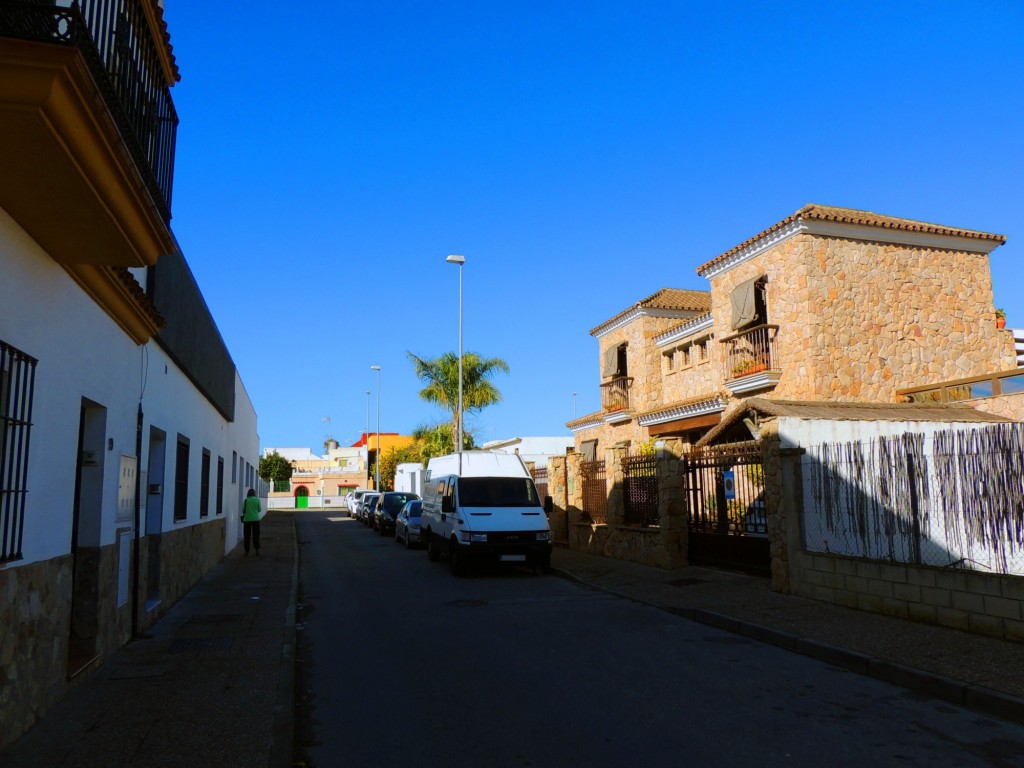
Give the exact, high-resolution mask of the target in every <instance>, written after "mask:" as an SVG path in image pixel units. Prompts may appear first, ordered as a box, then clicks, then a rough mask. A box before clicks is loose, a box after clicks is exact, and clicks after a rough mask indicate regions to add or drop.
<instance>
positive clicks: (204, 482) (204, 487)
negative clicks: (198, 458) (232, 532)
mask: <svg viewBox="0 0 1024 768" xmlns="http://www.w3.org/2000/svg"><path fill="white" fill-rule="evenodd" d="M199 516H200V517H209V516H210V452H209V451H208V450H207V449H206V448H203V457H202V463H201V464H200V471H199Z"/></svg>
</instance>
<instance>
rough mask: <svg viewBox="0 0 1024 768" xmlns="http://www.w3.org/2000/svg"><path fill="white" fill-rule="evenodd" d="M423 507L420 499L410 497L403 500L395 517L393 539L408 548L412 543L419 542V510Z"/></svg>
mask: <svg viewBox="0 0 1024 768" xmlns="http://www.w3.org/2000/svg"><path fill="white" fill-rule="evenodd" d="M422 509H423V502H422V501H421V500H420V499H412V500H411V501H407V502H405V506H403V507H402V509H401V511H400V512H399V513H398V517H396V518H395V541H396V542H397V541H400V542H402V543H404V544H405V548H406V549H409V547H411V546H412V545H413V544H419V543H420V511H421V510H422Z"/></svg>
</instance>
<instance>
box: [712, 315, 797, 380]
mask: <svg viewBox="0 0 1024 768" xmlns="http://www.w3.org/2000/svg"><path fill="white" fill-rule="evenodd" d="M778 332H779V326H777V325H768V324H765V325H757V326H754V327H753V328H748V329H747V330H745V331H740V332H739V333H734V334H733V335H732V336H726V337H725V338H724V339H722V340H721V342H722V344H723V345H724V347H723V349H724V350H725V353H724V355H723V362H724V366H725V367H724V371H723V377H722V378H723V379H724V381H725V382H726V386H727V387H728V388H729V389H730V391H732V392H733V393H734V394H740V393H743V392H752V391H754V390H758V389H766V388H768V387H774V386H775V385H776V384H778V382H779V379H780V378H781V377H782V372H781V371H780V370H779V369H778V365H777V362H776V353H775V337H776V335H777V334H778Z"/></svg>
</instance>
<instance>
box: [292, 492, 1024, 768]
mask: <svg viewBox="0 0 1024 768" xmlns="http://www.w3.org/2000/svg"><path fill="white" fill-rule="evenodd" d="M336 514H337V513H330V512H327V513H325V512H320V511H313V510H310V511H308V512H303V513H299V514H297V515H296V523H297V526H298V535H299V541H300V610H299V621H300V624H299V630H300V631H299V654H298V665H299V677H298V682H297V686H298V691H299V699H300V702H299V707H298V713H297V722H298V726H297V739H296V741H297V749H298V754H297V755H296V762H297V764H301V763H305V765H307V766H310V767H311V768H333V766H346V767H348V768H359V767H360V766H375V767H383V766H427V767H429V766H488V767H490V766H494V767H503V766H509V767H510V768H511V767H516V768H519V767H524V766H530V767H531V768H537V767H539V766H552V767H555V766H557V767H562V766H587V768H592V767H596V766H635V765H658V766H677V765H687V766H741V765H742V766H758V767H761V766H850V765H856V766H893V765H899V766H1019V767H1022V768H1024V727H1021V726H1016V725H1012V724H1008V723H1004V722H1001V721H998V720H994V719H990V718H986V717H983V716H979V715H978V714H976V713H971V712H969V711H967V710H963V709H959V708H957V707H954V706H952V705H949V704H946V703H944V702H940V701H935V700H931V699H927V698H924V697H921V696H918V695H916V694H913V693H909V692H907V691H905V690H904V689H901V688H897V687H892V686H889V685H887V684H885V683H882V682H879V681H876V680H872V679H869V678H864V677H861V676H858V675H855V674H853V673H850V672H846V671H844V670H840V669H837V668H834V667H831V666H829V665H827V664H823V663H821V662H817V661H814V660H812V659H809V658H806V657H804V656H798V655H794V654H790V653H787V652H786V651H783V650H781V649H778V648H775V647H772V646H767V645H762V644H760V643H757V642H755V641H752V640H749V639H746V638H741V637H737V636H734V635H731V634H728V633H725V632H719V631H717V630H714V629H712V628H709V627H706V626H703V625H698V624H694V623H691V622H688V621H686V620H685V619H681V618H679V617H676V616H673V615H671V614H668V613H664V612H662V611H659V610H657V609H654V608H650V607H647V606H643V605H640V604H637V603H633V602H630V601H628V600H624V599H621V598H618V597H612V596H609V595H606V594H604V593H600V592H594V591H590V590H587V589H583V588H581V587H579V586H577V585H574V584H572V583H570V582H568V581H566V580H563V579H560V578H558V577H556V576H551V575H547V576H535V575H533V574H532V573H531V572H530V571H528V570H526V569H525V568H524V569H515V568H509V569H504V570H497V571H484V572H477V573H476V574H474V575H473V576H471V577H468V578H456V577H454V576H452V575H451V573H450V571H449V569H448V565H447V562H446V561H444V560H442V561H441V562H440V563H431V562H429V561H428V560H427V557H426V554H425V552H424V551H423V550H414V551H406V550H404V549H403V548H401V547H400V546H398V545H396V544H395V543H394V541H393V539H391V538H390V537H388V538H382V537H380V536H378V535H377V533H376V532H374V531H372V530H370V529H368V528H364V527H363V526H362V525H361V524H360V523H357V522H356V521H353V520H350V519H348V518H338V517H336V516H332V515H336ZM555 562H556V564H557V552H556V556H555Z"/></svg>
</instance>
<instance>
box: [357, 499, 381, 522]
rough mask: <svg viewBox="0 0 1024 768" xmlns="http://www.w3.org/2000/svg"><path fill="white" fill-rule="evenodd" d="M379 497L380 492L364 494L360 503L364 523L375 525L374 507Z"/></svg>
mask: <svg viewBox="0 0 1024 768" xmlns="http://www.w3.org/2000/svg"><path fill="white" fill-rule="evenodd" d="M379 498H380V494H379V493H372V492H371V493H368V494H366V495H365V496H363V500H362V502H361V503H360V505H359V519H360V520H361V521H362V523H363V525H373V508H374V506H375V505H376V503H377V499H379Z"/></svg>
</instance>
